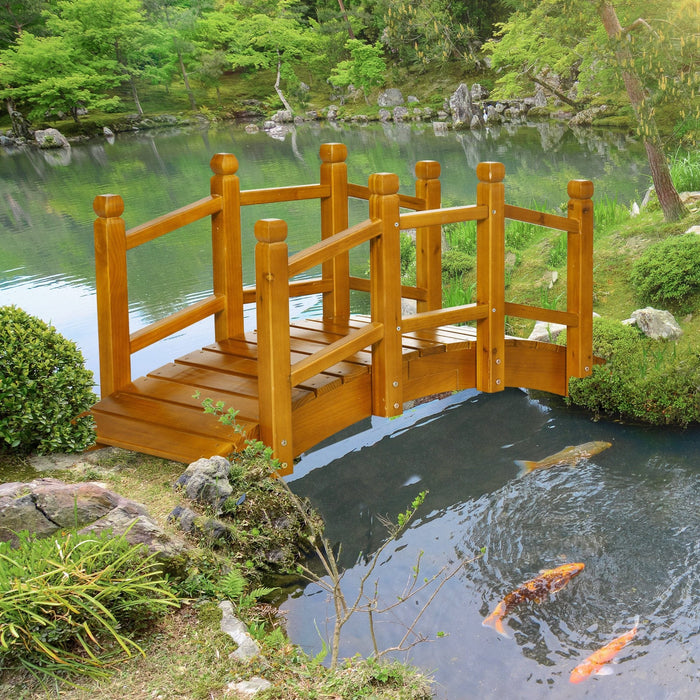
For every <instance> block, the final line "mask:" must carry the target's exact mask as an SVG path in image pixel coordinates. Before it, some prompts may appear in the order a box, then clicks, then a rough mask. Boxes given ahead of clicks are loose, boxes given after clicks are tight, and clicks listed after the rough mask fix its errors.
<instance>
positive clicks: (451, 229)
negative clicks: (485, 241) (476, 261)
mask: <svg viewBox="0 0 700 700" xmlns="http://www.w3.org/2000/svg"><path fill="white" fill-rule="evenodd" d="M444 232H445V239H446V240H447V243H448V246H449V248H450V249H454V250H461V251H462V252H463V253H466V254H467V255H472V256H473V255H476V221H460V222H458V223H456V224H447V225H446V226H445V227H444Z"/></svg>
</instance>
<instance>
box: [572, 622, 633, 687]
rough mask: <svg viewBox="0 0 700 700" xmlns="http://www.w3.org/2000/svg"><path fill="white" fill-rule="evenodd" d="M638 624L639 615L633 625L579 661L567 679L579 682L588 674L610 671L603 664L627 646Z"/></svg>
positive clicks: (602, 674) (608, 672) (605, 673)
mask: <svg viewBox="0 0 700 700" xmlns="http://www.w3.org/2000/svg"><path fill="white" fill-rule="evenodd" d="M638 625H639V616H637V619H636V620H635V621H634V627H633V628H632V629H631V630H629V631H628V632H625V633H624V634H621V635H620V636H619V637H617V638H615V639H613V640H612V642H608V643H607V644H606V645H605V646H604V647H601V648H600V649H598V650H597V651H594V652H593V653H592V654H591V655H590V656H589V657H588V658H587V659H585V660H584V661H583V662H582V663H580V664H579V665H578V666H577V667H576V668H575V669H574V670H573V671H572V672H571V675H570V676H569V680H570V681H571V682H572V683H580V682H581V681H585V680H586V678H588V676H590V675H592V674H594V673H597V674H598V675H600V676H606V675H608V674H610V673H612V671H611V670H610V668H608V667H607V666H605V664H607V663H609V662H610V661H612V660H613V659H614V658H615V656H617V654H618V653H619V652H620V651H621V650H622V649H623V647H625V646H627V644H629V642H630V641H632V638H633V637H634V635H635V634H637V627H638Z"/></svg>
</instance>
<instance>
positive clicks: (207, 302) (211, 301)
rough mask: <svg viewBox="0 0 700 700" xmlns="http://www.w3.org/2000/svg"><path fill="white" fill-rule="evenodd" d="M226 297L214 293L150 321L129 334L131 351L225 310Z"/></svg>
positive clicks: (145, 346) (141, 348) (136, 350)
mask: <svg viewBox="0 0 700 700" xmlns="http://www.w3.org/2000/svg"><path fill="white" fill-rule="evenodd" d="M225 304H226V299H225V298H224V297H223V296H222V295H216V294H212V295H211V296H208V297H207V298H206V299H202V300H201V301H198V302H195V303H194V304H189V305H188V306H185V307H184V308H183V309H180V310H179V311H175V312H173V313H172V314H168V315H167V316H164V317H163V318H161V319H159V320H158V321H154V322H153V323H149V324H148V325H147V326H144V327H143V328H139V330H137V331H134V332H133V333H131V334H130V335H129V352H130V353H131V354H132V355H133V354H134V353H135V352H138V351H139V350H143V348H147V347H148V346H149V345H153V343H156V342H158V341H159V340H163V338H167V337H168V336H169V335H172V334H173V333H177V332H178V331H181V330H183V329H184V328H187V327H188V326H191V325H192V324H193V323H197V322H198V321H202V320H203V319H205V318H206V317H207V316H211V315H212V314H215V313H217V312H218V311H221V310H223V308H224V306H225Z"/></svg>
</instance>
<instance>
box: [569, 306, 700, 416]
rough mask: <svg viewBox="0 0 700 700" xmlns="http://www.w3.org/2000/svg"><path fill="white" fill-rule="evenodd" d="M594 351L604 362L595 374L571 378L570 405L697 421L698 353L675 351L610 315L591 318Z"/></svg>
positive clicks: (618, 413) (599, 411)
mask: <svg viewBox="0 0 700 700" xmlns="http://www.w3.org/2000/svg"><path fill="white" fill-rule="evenodd" d="M593 353H594V354H595V355H598V356H599V357H602V358H603V359H605V360H606V364H605V365H597V366H595V367H594V368H593V374H592V375H591V376H590V377H586V378H583V379H575V378H574V379H571V380H570V381H569V397H568V399H567V401H568V402H569V403H573V404H576V405H578V406H582V407H584V408H587V409H588V410H590V411H592V412H593V413H594V414H596V416H600V415H608V416H620V417H622V418H625V419H628V420H634V421H642V422H644V423H650V424H652V425H681V426H686V425H688V424H689V423H697V422H700V353H698V352H697V351H691V350H687V351H685V352H679V351H677V350H676V346H675V345H672V344H670V343H669V342H668V341H663V340H650V339H648V338H646V337H644V336H643V335H642V334H641V333H639V331H637V330H636V329H635V328H631V327H629V326H623V325H622V324H621V323H619V322H618V321H612V320H610V319H594V321H593Z"/></svg>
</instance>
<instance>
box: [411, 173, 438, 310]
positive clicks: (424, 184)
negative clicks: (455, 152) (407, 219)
mask: <svg viewBox="0 0 700 700" xmlns="http://www.w3.org/2000/svg"><path fill="white" fill-rule="evenodd" d="M439 178H440V163H438V162H437V161H435V160H421V161H418V163H416V197H418V198H419V199H423V200H425V208H426V209H439V208H440V201H441V185H440V180H439ZM416 286H417V287H420V288H423V289H425V290H426V293H427V294H426V299H425V301H419V302H418V304H417V311H418V312H421V311H433V310H435V309H441V308H442V227H441V226H424V227H421V228H418V229H416Z"/></svg>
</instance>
